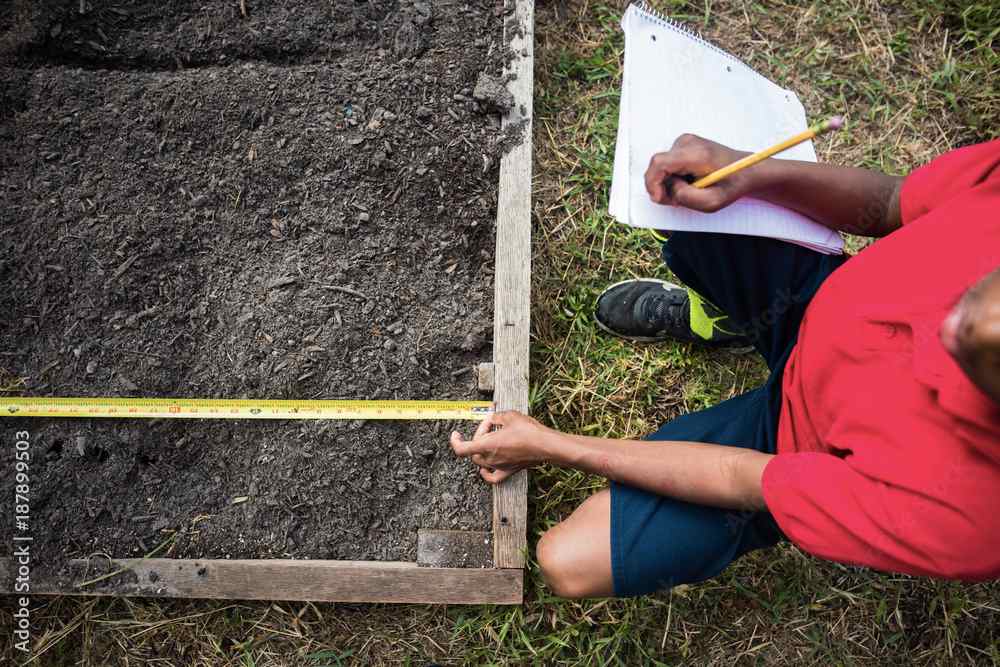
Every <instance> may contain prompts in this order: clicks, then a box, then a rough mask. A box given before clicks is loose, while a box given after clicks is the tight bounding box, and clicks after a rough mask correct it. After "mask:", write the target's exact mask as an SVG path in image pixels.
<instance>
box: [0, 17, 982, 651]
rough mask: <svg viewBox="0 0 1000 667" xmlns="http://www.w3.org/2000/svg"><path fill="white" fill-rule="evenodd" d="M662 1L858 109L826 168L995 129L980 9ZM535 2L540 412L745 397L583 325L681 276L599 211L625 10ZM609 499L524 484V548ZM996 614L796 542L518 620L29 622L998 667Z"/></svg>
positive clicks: (240, 639) (356, 616) (549, 602)
mask: <svg viewBox="0 0 1000 667" xmlns="http://www.w3.org/2000/svg"><path fill="white" fill-rule="evenodd" d="M656 4H657V6H658V7H659V8H660V9H662V10H664V11H666V12H667V13H668V14H670V15H671V16H673V17H675V18H680V19H682V20H684V21H685V22H686V23H688V24H689V25H691V26H693V27H695V28H696V29H698V30H701V31H703V32H704V33H705V35H706V36H707V37H708V38H709V39H711V40H712V41H714V42H716V43H717V44H719V45H721V46H723V47H724V48H727V49H728V50H730V51H732V52H734V53H736V54H738V55H739V56H740V57H742V58H743V59H745V60H746V61H748V63H749V64H750V65H751V66H753V67H755V68H757V69H759V70H760V71H762V72H763V73H764V74H766V75H767V76H769V77H771V78H772V79H774V80H776V81H778V82H779V83H780V84H782V85H784V86H786V87H790V88H792V89H794V90H796V91H797V92H798V93H799V94H800V96H801V97H802V101H803V103H804V105H805V106H806V109H807V110H808V112H809V115H810V117H820V116H824V115H827V114H831V113H834V112H837V113H846V115H847V117H848V120H849V123H850V129H849V131H844V132H840V133H838V134H836V135H834V136H832V137H829V138H826V139H824V140H822V141H821V142H819V144H818V146H817V148H818V151H819V153H820V156H821V159H824V160H829V161H836V162H841V163H846V164H861V165H866V166H869V167H872V168H878V169H884V170H887V171H890V172H895V173H903V172H906V171H908V170H909V169H912V168H913V167H915V166H917V165H919V164H922V163H923V162H926V161H927V160H928V159H930V158H931V157H933V156H934V155H936V154H939V153H941V152H943V151H945V150H948V149H949V148H952V147H955V146H959V145H963V144H966V143H971V142H974V141H978V140H983V139H987V138H991V137H996V136H1000V122H998V120H997V119H998V118H1000V113H998V112H1000V91H998V88H997V86H998V83H997V82H998V81H1000V57H998V55H997V53H998V49H997V42H998V39H1000V37H998V30H1000V9H998V8H997V7H996V6H994V5H991V4H989V3H979V4H976V3H969V2H960V1H959V0H929V1H926V0H901V1H900V2H896V3H892V4H890V3H882V2H878V1H877V0H831V1H829V2H819V1H817V2H813V3H797V2H791V1H788V2H768V3H757V2H741V3H720V2H712V1H711V0H704V1H702V2H684V1H679V0H678V1H673V0H671V1H661V2H657V3H656ZM537 11H538V16H537V29H536V100H535V103H536V125H535V146H536V151H535V174H536V179H535V229H534V238H535V258H534V268H533V275H534V281H533V304H534V305H533V322H534V331H533V353H532V354H533V356H532V391H531V405H532V411H533V413H534V414H535V416H537V417H538V418H540V419H542V420H543V421H544V422H546V423H548V424H551V425H553V426H556V427H559V428H562V429H567V430H572V431H576V432H581V433H591V434H601V435H609V436H614V437H627V436H636V435H640V434H643V433H645V432H647V431H649V430H651V429H653V428H655V427H656V426H658V425H659V424H660V423H661V422H663V421H664V420H666V419H669V418H671V417H673V416H675V415H677V414H680V413H683V412H687V411H690V410H695V409H698V408H701V407H705V406H707V405H711V404H713V403H716V402H718V401H719V400H722V399H724V398H727V397H729V396H733V395H736V394H738V393H741V392H743V391H745V390H746V389H748V388H750V387H752V386H754V384H755V383H757V382H759V381H761V380H762V378H763V377H764V369H763V366H762V364H761V363H760V362H759V361H758V360H757V359H755V358H754V357H752V356H739V355H732V354H727V353H725V352H706V351H704V350H700V349H696V348H691V347H689V346H685V345H665V346H659V347H650V346H643V347H636V346H632V345H628V344H625V343H623V342H621V341H617V340H613V339H610V338H607V337H605V336H601V335H599V334H598V333H597V332H596V331H595V330H594V327H593V322H592V319H591V311H592V308H593V304H594V301H595V299H596V296H597V294H599V292H600V290H601V289H602V288H603V287H604V286H605V285H606V284H608V283H609V282H611V281H616V280H622V279H625V278H630V277H636V276H644V275H653V276H660V277H668V274H667V272H666V271H665V269H664V268H663V266H662V263H661V262H660V260H659V257H658V254H657V249H656V246H655V244H652V243H650V242H649V240H648V237H646V236H645V235H644V234H642V233H638V232H634V231H630V230H628V229H623V228H621V227H620V226H616V225H612V224H611V220H610V219H609V217H608V215H607V214H606V208H607V192H608V186H609V184H610V177H611V161H612V156H613V146H614V138H615V127H616V123H617V96H618V93H617V90H616V85H617V81H618V78H619V76H620V55H621V48H622V39H621V35H620V31H619V30H618V27H617V23H618V20H619V17H620V12H621V7H620V6H618V5H617V4H602V3H598V2H586V1H585V0H570V1H569V2H568V3H563V2H562V1H561V0H552V2H551V3H549V4H546V5H544V6H539V7H538V9H537ZM861 245H862V244H860V243H855V247H860V246H861ZM602 485H603V482H602V481H601V480H599V479H596V478H592V477H588V476H585V475H581V474H579V473H576V472H573V471H566V470H558V469H551V468H545V469H542V470H539V471H537V472H536V473H534V475H533V477H532V487H531V495H530V502H531V516H532V517H533V522H532V525H531V529H530V535H529V539H530V541H531V542H534V541H535V540H537V538H538V536H539V535H540V534H541V533H542V532H543V531H544V530H545V529H546V528H547V527H549V526H551V525H552V524H554V523H556V522H558V521H559V520H561V519H562V518H564V517H565V516H566V515H567V514H568V513H569V512H570V511H572V509H573V507H574V506H575V505H576V504H578V503H579V502H580V501H581V500H583V499H584V498H586V497H587V496H588V495H589V494H591V493H593V492H594V491H595V490H596V489H599V488H601V486H602ZM970 548H974V547H971V546H970ZM998 600H1000V585H997V584H976V585H964V584H959V583H951V582H938V581H931V580H922V579H913V578H910V577H904V576H894V575H886V574H880V573H876V572H872V571H868V570H863V569H858V568H851V567H844V566H841V565H837V564H834V563H827V562H821V561H819V560H816V559H814V558H812V557H810V556H808V555H806V554H804V553H802V552H801V551H799V550H798V549H796V548H794V547H791V546H787V545H786V546H781V547H778V548H776V549H774V550H771V551H768V552H765V553H757V554H752V555H750V556H748V557H747V558H744V559H743V560H741V561H740V562H738V563H737V564H735V565H734V566H733V567H731V568H730V569H729V570H728V571H726V572H725V573H724V574H723V575H721V576H720V577H718V578H716V579H714V580H712V581H709V582H706V583H703V584H700V585H697V586H681V587H678V588H675V589H674V590H673V591H672V592H670V593H664V594H661V595H657V596H652V597H647V598H641V599H637V600H590V601H582V602H572V601H562V600H557V599H553V598H552V597H551V595H550V594H549V593H548V591H547V590H546V589H545V587H544V585H543V584H542V582H541V580H540V578H539V576H538V574H537V571H536V570H535V569H531V570H530V571H529V573H528V575H527V601H526V603H525V605H523V606H522V607H518V608H505V607H453V608H442V607H425V606H405V607H389V606H378V605H371V606H363V605H332V604H324V605H314V604H303V603H273V604H269V603H221V602H196V601H165V600H145V601H144V600H74V599H68V598H66V599H56V600H53V601H51V602H49V603H47V604H45V605H44V606H42V607H40V608H39V609H37V610H36V611H35V616H34V621H35V625H34V628H35V630H34V631H35V638H36V647H37V650H38V651H40V652H42V654H41V657H40V658H39V659H38V661H37V663H36V664H43V665H76V664H83V665H119V664H121V665H125V664H128V665H136V664H157V665H246V666H249V665H259V666H264V665H268V666H270V665H282V666H283V665H302V666H312V667H318V666H320V665H341V664H426V662H427V661H428V660H430V659H436V660H440V661H441V662H442V663H445V664H459V663H465V664H517V665H519V664H546V665H547V664H566V665H577V664H578V665H603V664H679V663H694V664H730V663H733V662H740V663H746V664H750V663H754V664H756V663H762V664H773V663H796V664H822V665H827V664H941V663H955V662H961V663H994V664H996V663H1000V603H998ZM9 613H10V607H9V606H8V607H7V608H6V609H5V610H4V611H3V614H4V616H2V617H0V618H2V619H3V621H4V622H3V624H2V625H4V627H8V626H9V622H10V616H9ZM7 637H9V632H6V631H5V632H4V639H3V640H0V641H6V640H7ZM3 651H6V652H8V653H9V651H10V648H9V646H5V647H4V648H3ZM3 655H4V654H3V653H0V656H3Z"/></svg>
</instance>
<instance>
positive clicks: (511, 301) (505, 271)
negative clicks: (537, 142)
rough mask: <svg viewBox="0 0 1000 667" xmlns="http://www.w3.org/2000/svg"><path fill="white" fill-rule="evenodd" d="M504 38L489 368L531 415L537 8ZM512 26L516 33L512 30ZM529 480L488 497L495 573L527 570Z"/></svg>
mask: <svg viewBox="0 0 1000 667" xmlns="http://www.w3.org/2000/svg"><path fill="white" fill-rule="evenodd" d="M506 26H507V28H506V30H507V33H508V36H509V37H510V49H511V53H512V54H513V58H512V60H511V61H510V64H509V73H510V74H511V75H513V77H514V78H513V79H512V80H511V81H510V83H509V84H508V88H509V90H510V91H511V93H512V94H513V95H514V106H513V108H512V109H511V110H510V111H509V112H508V113H507V114H506V115H505V116H504V119H503V122H504V126H505V127H509V126H520V131H521V132H522V135H521V140H520V142H519V143H518V144H517V145H516V146H514V147H513V148H512V149H511V150H510V151H509V152H508V153H507V154H506V155H505V156H504V157H503V159H502V160H501V162H500V191H499V195H498V202H497V244H496V272H495V280H496V289H495V311H494V314H493V361H494V378H495V385H496V386H495V389H494V393H493V399H494V401H495V402H496V404H497V409H498V410H520V411H522V412H527V410H528V342H529V333H530V314H529V311H530V291H531V146H532V141H531V131H532V122H531V119H532V94H533V89H534V87H533V77H534V26H535V22H534V3H533V0H516V2H515V13H514V16H513V18H512V19H508V21H507V24H506ZM510 26H514V27H513V28H511V27H510ZM527 519H528V475H527V472H519V473H517V474H516V475H512V476H511V477H509V478H507V480H505V481H504V482H503V483H501V484H499V485H497V486H496V487H495V489H494V491H493V538H494V542H493V545H494V547H493V558H494V563H495V565H496V567H501V568H503V567H515V568H519V567H524V550H525V547H526V544H527Z"/></svg>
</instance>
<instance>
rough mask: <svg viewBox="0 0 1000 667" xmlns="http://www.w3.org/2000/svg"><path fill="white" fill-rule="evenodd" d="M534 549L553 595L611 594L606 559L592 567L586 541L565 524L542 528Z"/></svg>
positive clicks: (593, 556)
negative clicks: (601, 563) (603, 562)
mask: <svg viewBox="0 0 1000 667" xmlns="http://www.w3.org/2000/svg"><path fill="white" fill-rule="evenodd" d="M535 553H536V556H537V558H538V566H539V568H540V569H541V571H542V578H543V579H545V585H546V586H548V588H549V590H550V591H552V593H553V594H554V595H558V596H559V597H563V598H585V597H600V596H607V595H611V594H612V588H613V586H612V585H611V581H610V570H611V565H610V563H608V564H607V566H606V567H601V566H597V567H595V566H594V564H593V563H592V561H593V560H594V559H595V554H593V553H589V552H588V550H587V545H586V544H581V543H580V541H579V540H578V539H577V537H576V536H574V535H573V534H572V533H571V531H570V530H568V529H567V528H566V527H565V526H562V525H559V526H556V527H554V528H551V529H549V530H548V531H546V533H545V534H544V535H542V538H541V539H540V540H539V541H538V547H537V548H536V552H535ZM597 557H599V556H597ZM605 571H606V572H607V574H605Z"/></svg>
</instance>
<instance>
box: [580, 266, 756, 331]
mask: <svg viewBox="0 0 1000 667" xmlns="http://www.w3.org/2000/svg"><path fill="white" fill-rule="evenodd" d="M692 315H694V317H693V318H692ZM594 319H595V320H596V321H597V325H598V326H599V327H601V328H602V329H604V330H605V331H607V332H608V333H610V334H614V335H615V336H620V337H622V338H627V339H629V340H634V341H638V342H642V343H655V342H659V341H664V340H668V339H671V338H672V339H674V340H681V341H691V342H698V343H710V344H714V345H726V346H746V345H749V341H748V340H747V338H746V336H744V335H743V334H742V332H740V331H739V330H738V329H737V328H736V327H735V326H733V325H732V324H731V323H729V322H728V318H727V317H726V316H725V314H723V313H722V312H721V311H719V309H718V308H716V307H714V306H713V305H712V304H710V303H708V302H707V301H705V300H704V299H702V298H701V297H700V296H698V295H697V294H695V293H694V292H689V291H688V290H686V289H684V288H683V287H679V286H678V285H674V284H673V283H668V282H666V281H664V280H656V279H654V278H644V279H642V280H625V281H623V282H620V283H616V284H614V285H612V286H611V287H609V288H607V289H606V290H604V292H603V293H602V294H601V296H599V297H598V298H597V312H596V313H595V317H594ZM692 320H693V321H694V326H692Z"/></svg>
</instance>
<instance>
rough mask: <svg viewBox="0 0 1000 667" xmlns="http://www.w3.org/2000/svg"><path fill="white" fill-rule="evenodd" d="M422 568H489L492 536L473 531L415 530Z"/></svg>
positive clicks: (418, 559) (418, 555)
mask: <svg viewBox="0 0 1000 667" xmlns="http://www.w3.org/2000/svg"><path fill="white" fill-rule="evenodd" d="M417 565H420V566H421V567H492V566H493V533H488V532H482V531H476V530H423V529H421V530H418V531H417Z"/></svg>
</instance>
